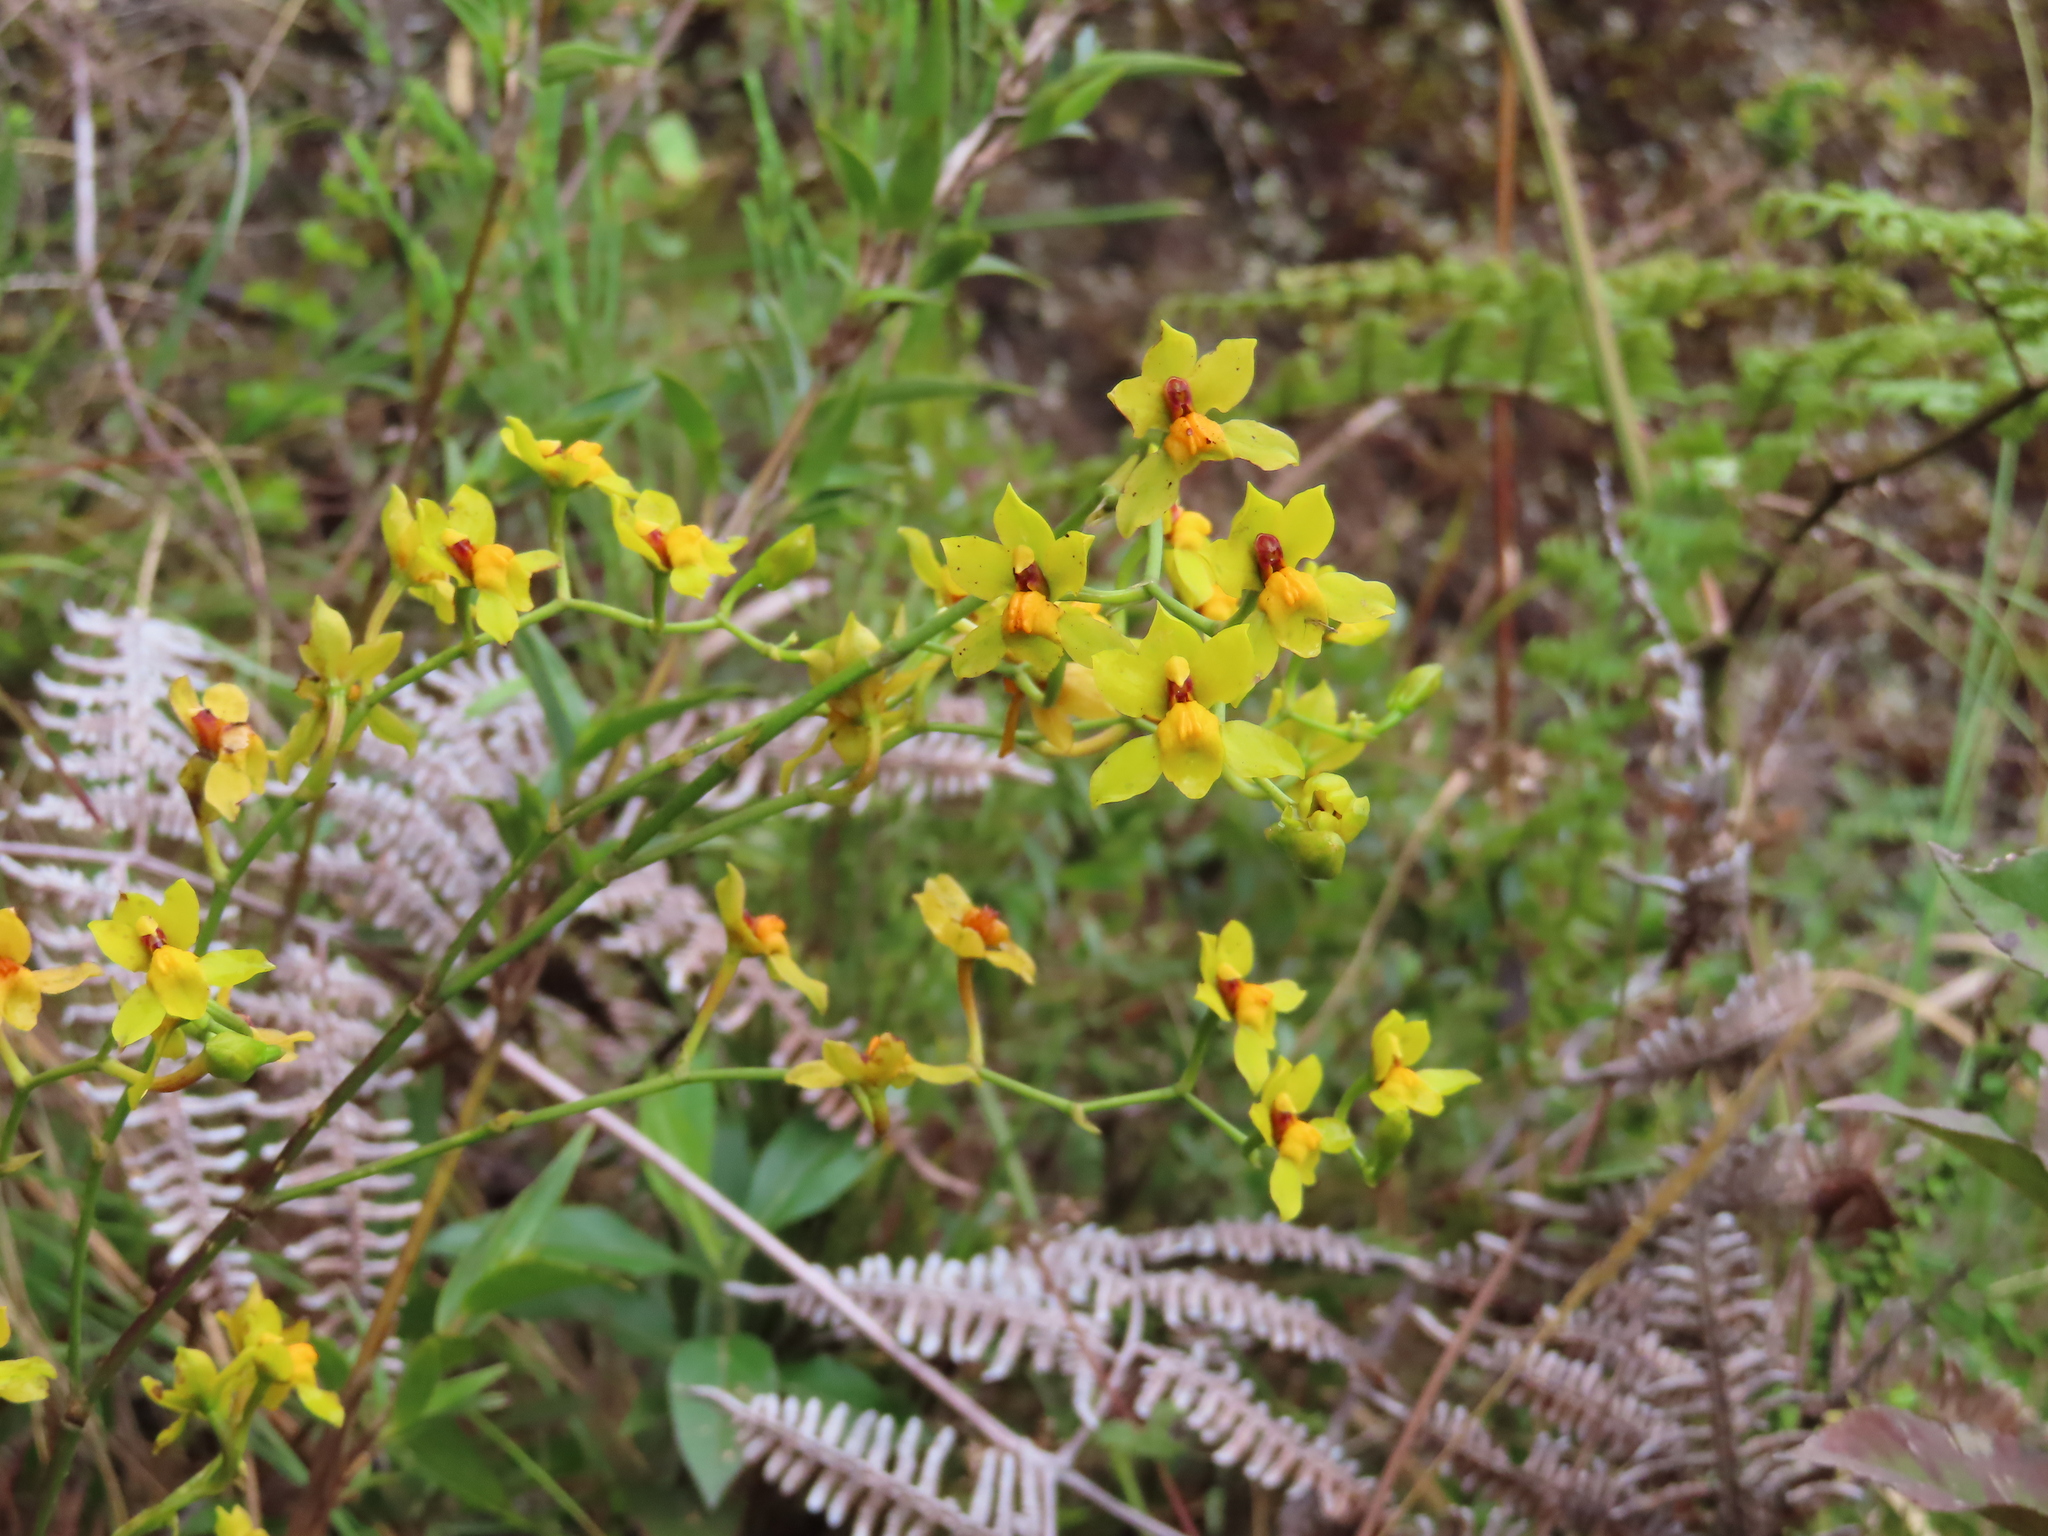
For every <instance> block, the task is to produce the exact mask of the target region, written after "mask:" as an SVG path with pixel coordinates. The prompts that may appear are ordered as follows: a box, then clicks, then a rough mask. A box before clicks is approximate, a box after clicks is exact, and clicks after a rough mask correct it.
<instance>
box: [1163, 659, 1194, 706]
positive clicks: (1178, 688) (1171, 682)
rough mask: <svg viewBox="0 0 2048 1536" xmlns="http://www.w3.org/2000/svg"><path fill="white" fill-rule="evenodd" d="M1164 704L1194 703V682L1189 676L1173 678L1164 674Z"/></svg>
mask: <svg viewBox="0 0 2048 1536" xmlns="http://www.w3.org/2000/svg"><path fill="white" fill-rule="evenodd" d="M1176 659H1177V658H1176ZM1166 702H1167V703H1168V704H1192V703H1194V702H1195V682H1194V678H1193V677H1191V676H1187V677H1178V678H1177V677H1175V676H1174V675H1173V673H1172V672H1168V673H1167V674H1166Z"/></svg>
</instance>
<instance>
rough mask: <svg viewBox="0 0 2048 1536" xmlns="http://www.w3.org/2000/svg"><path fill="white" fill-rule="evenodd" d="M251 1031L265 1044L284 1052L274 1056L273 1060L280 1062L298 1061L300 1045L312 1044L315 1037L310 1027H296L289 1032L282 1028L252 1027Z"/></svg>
mask: <svg viewBox="0 0 2048 1536" xmlns="http://www.w3.org/2000/svg"><path fill="white" fill-rule="evenodd" d="M249 1033H250V1034H251V1035H253V1036H255V1037H256V1038H257V1039H258V1040H260V1041H262V1042H263V1043H264V1044H265V1045H274V1046H276V1047H277V1049H278V1050H279V1051H281V1052H283V1054H282V1055H280V1056H276V1057H273V1058H272V1060H274V1061H276V1062H278V1063H279V1064H282V1063H284V1062H287V1061H297V1060H298V1059H299V1047H300V1046H302V1045H311V1044H312V1043H313V1039H314V1035H313V1031H311V1030H310V1029H295V1030H293V1031H292V1032H291V1033H289V1034H287V1033H285V1031H283V1030H281V1029H251V1030H250V1031H249ZM265 1065H266V1066H267V1065H269V1063H268V1062H266V1063H265Z"/></svg>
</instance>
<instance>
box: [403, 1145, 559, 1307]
mask: <svg viewBox="0 0 2048 1536" xmlns="http://www.w3.org/2000/svg"><path fill="white" fill-rule="evenodd" d="M595 1134H596V1132H595V1130H594V1129H593V1128H592V1127H590V1126H587V1125H586V1126H585V1127H583V1129H582V1130H580V1131H578V1132H577V1133H576V1134H575V1135H574V1136H573V1137H571V1138H570V1140H569V1144H568V1145H567V1146H565V1147H563V1148H562V1150H561V1151H560V1152H558V1153H556V1154H555V1157H554V1160H553V1161H552V1162H550V1163H549V1164H548V1165H547V1167H545V1168H543V1169H542V1170H541V1173H540V1177H539V1178H537V1179H535V1180H534V1181H533V1182H532V1183H531V1184H529V1185H527V1186H526V1188H524V1189H522V1190H521V1191H520V1192H519V1194H518V1196H517V1197H516V1198H515V1199H514V1200H513V1201H512V1203H511V1204H510V1205H508V1206H506V1207H505V1209H504V1210H503V1211H501V1212H500V1213H499V1214H498V1216H497V1217H496V1219H495V1220H493V1221H492V1223H491V1226H490V1228H489V1230H488V1231H486V1232H485V1233H484V1235H483V1236H482V1237H481V1238H479V1239H478V1240H477V1241H476V1242H475V1243H473V1244H472V1245H471V1246H470V1247H469V1249H468V1250H467V1251H466V1252H464V1254H463V1255H462V1257H461V1258H459V1259H457V1260H456V1261H455V1268H454V1269H453V1270H452V1271H451V1272H450V1273H449V1276H448V1283H447V1284H446V1285H445V1286H443V1287H442V1288H441V1297H440V1300H439V1302H438V1303H436V1305H435V1307H434V1331H435V1332H436V1333H462V1332H466V1331H467V1330H468V1328H469V1327H470V1326H471V1324H472V1323H474V1321H475V1318H474V1316H473V1315H472V1313H471V1311H470V1308H469V1300H468V1299H469V1293H470V1291H471V1290H472V1289H473V1288H474V1287H475V1286H476V1285H477V1283H478V1282H479V1281H481V1280H482V1279H483V1278H484V1277H485V1276H486V1275H488V1274H489V1273H490V1272H491V1271H492V1270H494V1269H498V1268H500V1267H501V1266H503V1265H506V1264H511V1263H514V1262H516V1261H518V1260H521V1259H525V1258H530V1257H532V1256H534V1255H535V1254H536V1253H537V1252H538V1250H539V1245H540V1237H541V1233H542V1232H543V1231H544V1230H545V1229H546V1227H547V1223H548V1218H549V1217H551V1216H552V1215H554V1213H555V1211H556V1210H557V1208H559V1207H560V1205H561V1203H562V1197H563V1196H564V1195H566V1194H567V1193H568V1192H569V1181H570V1180H571V1179H573V1178H574V1177H575V1176H576V1167H577V1165H578V1164H579V1163H581V1162H582V1161H583V1154H584V1153H585V1152H586V1151H588V1150H589V1148H590V1138H591V1137H592V1136H593V1135H595Z"/></svg>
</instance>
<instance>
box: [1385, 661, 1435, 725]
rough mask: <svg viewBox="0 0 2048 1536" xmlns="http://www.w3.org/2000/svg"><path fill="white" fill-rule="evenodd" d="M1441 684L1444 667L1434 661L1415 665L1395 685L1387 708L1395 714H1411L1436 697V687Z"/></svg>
mask: <svg viewBox="0 0 2048 1536" xmlns="http://www.w3.org/2000/svg"><path fill="white" fill-rule="evenodd" d="M1443 685H1444V669H1443V668H1442V667H1440V666H1438V665H1437V664H1436V663H1435V662H1433V661H1432V662H1430V663H1428V664H1427V665H1425V666H1420V667H1417V668H1416V669H1415V670H1414V671H1412V672H1410V673H1409V674H1408V675H1407V676H1406V677H1404V678H1402V679H1401V681H1400V682H1399V684H1397V685H1396V686H1395V688H1394V696H1393V697H1392V698H1391V699H1389V700H1387V708H1388V709H1389V710H1390V711H1391V712H1392V713H1394V714H1397V715H1412V714H1414V713H1415V711H1416V710H1418V709H1420V708H1422V706H1423V705H1425V704H1427V703H1428V702H1429V701H1430V700H1431V699H1432V698H1434V697H1436V691H1437V689H1439V688H1441V687H1443Z"/></svg>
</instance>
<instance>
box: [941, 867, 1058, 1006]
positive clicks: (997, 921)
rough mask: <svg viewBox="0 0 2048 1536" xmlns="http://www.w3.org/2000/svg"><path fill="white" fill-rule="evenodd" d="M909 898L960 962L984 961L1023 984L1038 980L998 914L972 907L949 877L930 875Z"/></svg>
mask: <svg viewBox="0 0 2048 1536" xmlns="http://www.w3.org/2000/svg"><path fill="white" fill-rule="evenodd" d="M911 899H912V900H913V901H915V902H916V903H917V910H918V915H919V916H921V917H922V918H923V919H924V925H925V927H926V928H927V929H929V930H930V931H931V936H932V937H933V938H935V939H937V940H938V941H939V942H940V943H941V944H943V945H945V946H946V948H948V949H950V950H951V951H953V953H954V954H955V955H957V956H958V957H959V958H960V959H962V960H968V961H973V960H986V961H987V962H988V963H989V964H990V965H993V966H997V967H999V968H1000V969H1002V970H1005V971H1009V972H1012V973H1013V974H1015V975H1018V976H1021V977H1023V978H1024V980H1025V981H1026V982H1036V981H1037V980H1038V962H1037V961H1035V960H1033V959H1032V958H1031V956H1030V955H1029V954H1028V953H1027V952H1026V951H1025V950H1024V948H1023V946H1022V945H1020V944H1019V943H1018V942H1017V941H1016V940H1015V939H1013V938H1011V937H1010V925H1009V924H1008V923H1006V922H1004V921H1003V919H1002V915H1001V914H1000V913H998V912H997V911H996V909H995V908H994V907H988V906H977V905H975V902H974V898H973V897H971V896H969V895H968V894H967V891H966V889H965V887H963V886H962V885H961V884H960V882H959V881H958V880H955V879H954V878H953V877H952V876H951V875H933V876H932V877H931V878H930V879H929V880H927V881H925V883H924V889H922V890H920V891H919V892H918V893H917V894H916V895H915V896H914V897H912V898H911Z"/></svg>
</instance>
